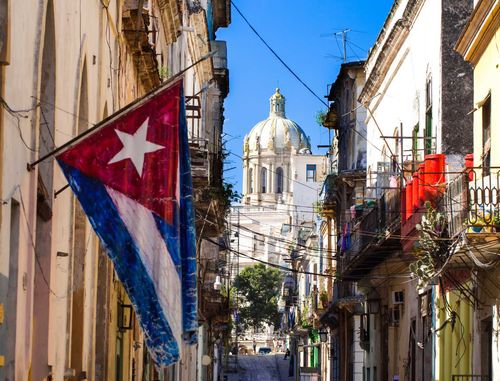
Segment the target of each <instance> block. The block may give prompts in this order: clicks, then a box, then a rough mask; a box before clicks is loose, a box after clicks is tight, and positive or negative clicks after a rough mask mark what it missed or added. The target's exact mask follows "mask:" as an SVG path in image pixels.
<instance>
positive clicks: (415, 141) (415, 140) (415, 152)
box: [411, 123, 419, 162]
mask: <svg viewBox="0 0 500 381" xmlns="http://www.w3.org/2000/svg"><path fill="white" fill-rule="evenodd" d="M418 130H419V124H418V123H417V125H416V126H415V127H413V131H412V133H411V138H412V139H411V154H412V160H413V161H414V162H415V161H417V160H418Z"/></svg>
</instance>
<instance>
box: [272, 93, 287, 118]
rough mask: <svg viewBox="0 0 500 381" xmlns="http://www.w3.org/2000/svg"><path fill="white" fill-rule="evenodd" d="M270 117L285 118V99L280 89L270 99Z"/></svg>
mask: <svg viewBox="0 0 500 381" xmlns="http://www.w3.org/2000/svg"><path fill="white" fill-rule="evenodd" d="M269 103H270V104H269V106H270V110H269V116H270V117H273V116H279V117H282V118H285V97H284V96H283V95H282V94H281V93H280V89H279V87H277V88H276V92H275V93H274V94H273V96H272V97H271V98H270V99H269Z"/></svg>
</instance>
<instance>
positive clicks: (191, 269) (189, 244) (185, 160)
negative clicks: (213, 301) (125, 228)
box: [179, 92, 198, 332]
mask: <svg viewBox="0 0 500 381" xmlns="http://www.w3.org/2000/svg"><path fill="white" fill-rule="evenodd" d="M179 170H180V196H181V197H180V198H181V199H180V208H179V209H180V210H179V212H180V238H181V239H180V242H181V258H182V276H183V279H182V280H183V282H182V283H183V287H182V296H183V325H184V331H185V332H190V331H191V332H192V331H196V330H197V329H198V297H197V286H198V285H197V271H198V270H197V263H196V226H195V217H194V206H193V182H192V179H191V160H190V157H189V143H188V136H187V127H186V109H185V102H184V92H182V94H181V109H180V113H179Z"/></svg>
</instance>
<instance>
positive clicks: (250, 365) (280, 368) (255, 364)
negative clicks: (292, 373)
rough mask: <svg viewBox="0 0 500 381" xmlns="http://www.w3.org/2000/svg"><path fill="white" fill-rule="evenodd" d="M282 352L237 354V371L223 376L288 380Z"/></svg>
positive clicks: (252, 380) (245, 380)
mask: <svg viewBox="0 0 500 381" xmlns="http://www.w3.org/2000/svg"><path fill="white" fill-rule="evenodd" d="M283 356H284V354H283V353H280V354H276V355H266V356H239V357H238V372H237V373H228V374H226V375H225V376H227V378H226V377H225V376H224V378H223V379H224V380H227V381H290V380H292V379H293V377H288V364H289V362H288V360H283Z"/></svg>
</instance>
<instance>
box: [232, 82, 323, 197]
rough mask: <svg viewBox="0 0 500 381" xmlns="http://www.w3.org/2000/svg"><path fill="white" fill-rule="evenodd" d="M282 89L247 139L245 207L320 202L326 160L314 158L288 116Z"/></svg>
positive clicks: (307, 144)
mask: <svg viewBox="0 0 500 381" xmlns="http://www.w3.org/2000/svg"><path fill="white" fill-rule="evenodd" d="M285 101H286V100H285V97H284V96H283V95H282V94H281V93H280V90H279V89H276V92H275V93H274V94H273V95H272V96H271V98H270V100H269V117H268V118H267V119H264V120H262V121H260V122H258V123H257V124H256V125H255V126H254V127H253V128H252V129H251V130H250V132H249V133H248V134H247V135H246V136H245V139H244V146H243V192H242V193H243V195H244V197H243V203H244V204H245V205H263V206H266V205H276V204H284V205H292V204H293V205H303V206H305V205H307V206H308V207H310V206H311V205H312V203H313V202H314V201H316V199H317V191H318V189H319V187H318V184H319V183H321V182H322V181H323V177H324V175H325V171H326V160H325V157H324V156H322V155H312V153H311V142H310V140H309V137H308V136H307V135H306V133H305V132H304V130H303V129H302V128H301V127H300V126H299V125H298V124H297V123H295V122H294V121H293V120H291V119H288V118H287V117H286V113H285Z"/></svg>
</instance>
